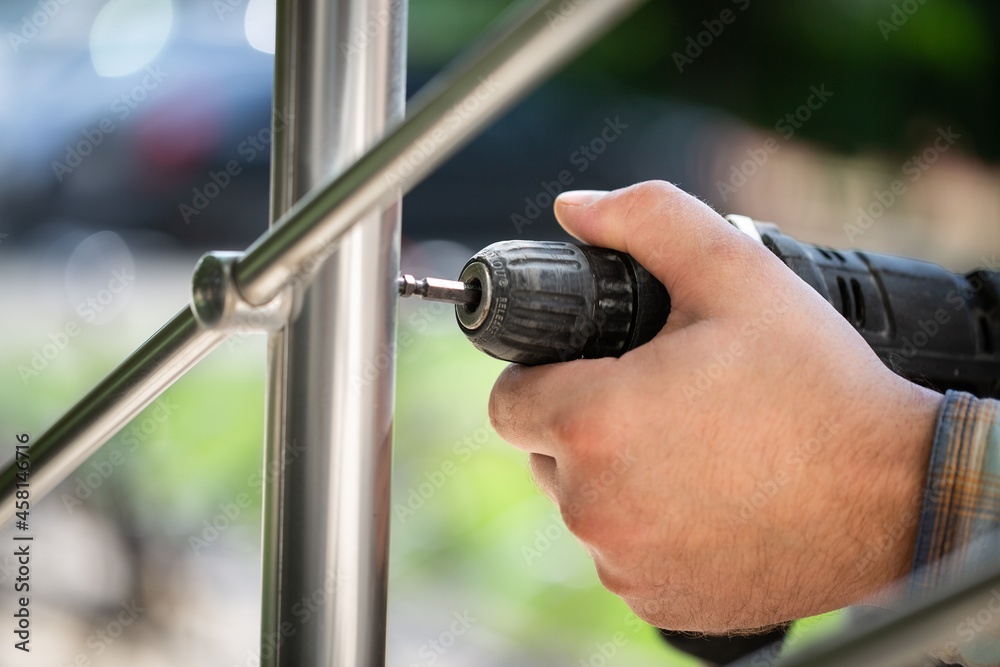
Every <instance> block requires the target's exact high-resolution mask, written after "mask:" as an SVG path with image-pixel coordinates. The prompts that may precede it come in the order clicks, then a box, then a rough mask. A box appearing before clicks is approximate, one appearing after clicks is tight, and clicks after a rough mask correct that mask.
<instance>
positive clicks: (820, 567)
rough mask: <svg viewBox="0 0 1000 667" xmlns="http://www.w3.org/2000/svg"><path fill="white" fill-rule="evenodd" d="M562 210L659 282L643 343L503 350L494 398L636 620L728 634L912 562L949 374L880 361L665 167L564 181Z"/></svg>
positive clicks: (869, 587)
mask: <svg viewBox="0 0 1000 667" xmlns="http://www.w3.org/2000/svg"><path fill="white" fill-rule="evenodd" d="M555 212H556V216H557V218H558V219H559V221H560V223H561V224H562V225H563V227H565V228H566V230H567V231H568V232H570V233H571V234H573V235H574V236H576V237H577V238H579V239H580V240H582V241H584V242H586V243H590V244H593V245H598V246H605V247H609V248H615V249H617V250H622V251H626V252H628V253H629V254H631V255H632V256H634V257H635V258H636V259H637V260H638V261H639V262H640V263H641V264H642V265H643V266H645V267H646V268H647V269H648V270H649V271H650V272H651V273H652V274H653V275H655V276H656V277H657V278H658V279H659V280H660V281H661V282H662V283H663V284H664V285H665V286H666V288H667V291H668V292H669V294H670V296H671V301H672V309H671V313H670V317H669V318H668V320H667V324H666V326H665V327H664V329H663V331H662V332H661V333H660V334H659V335H658V336H657V337H656V338H654V339H653V340H652V341H650V342H649V343H647V344H646V345H643V346H641V347H639V348H636V349H635V350H632V351H630V352H628V353H626V354H625V355H623V356H622V357H621V358H618V359H614V358H606V359H583V360H576V361H571V362H566V363H559V364H552V365H548V366H538V367H524V366H518V365H512V366H510V367H508V368H507V369H506V370H505V371H504V372H503V373H502V374H501V375H500V378H499V379H498V380H497V383H496V386H495V387H494V389H493V394H492V396H491V399H490V416H491V419H492V421H493V425H494V427H495V428H496V430H497V432H498V433H499V434H500V435H501V436H502V437H503V438H504V439H505V440H507V441H508V442H510V443H511V444H513V445H514V446H516V447H519V448H521V449H524V450H525V451H528V452H531V469H532V474H533V476H534V477H535V479H536V481H537V482H538V484H539V486H540V487H541V488H542V490H543V491H544V492H545V493H546V494H547V495H548V496H549V497H550V498H551V499H552V500H553V501H554V502H555V503H557V504H558V505H559V507H560V509H561V512H562V516H563V518H564V520H565V522H566V525H567V527H568V528H569V530H570V531H571V532H573V533H574V534H575V535H576V536H577V537H578V538H579V539H580V540H581V541H582V542H583V544H584V546H585V547H586V548H587V550H588V551H589V553H590V554H591V556H592V557H593V559H594V562H595V565H596V567H597V572H598V575H599V577H600V579H601V582H602V583H603V584H604V585H605V586H606V587H607V588H608V589H609V590H610V591H612V592H613V593H616V594H617V595H619V596H620V597H622V598H623V599H624V600H625V601H626V602H627V603H628V604H629V606H630V607H631V608H632V609H633V610H634V611H635V612H636V613H637V614H638V615H639V616H640V617H642V618H643V619H645V620H646V621H648V622H649V623H652V624H654V625H658V626H659V627H665V628H670V629H672V630H692V631H702V632H711V633H721V632H727V631H731V630H734V629H747V628H757V627H761V626H765V625H769V624H772V623H776V622H781V621H786V620H790V619H794V618H801V617H804V616H809V615H813V614H816V613H820V612H824V611H829V610H831V609H836V608H839V607H843V606H846V605H847V604H850V603H852V602H855V601H858V600H859V599H861V598H864V597H866V596H868V595H871V594H872V593H874V592H875V591H877V590H878V589H880V588H882V587H883V586H885V585H887V584H889V583H891V582H892V581H893V580H895V579H897V578H899V577H902V576H905V575H906V574H907V573H908V572H909V569H910V559H911V558H912V553H913V546H914V540H915V536H916V516H918V515H919V509H920V502H921V495H922V491H923V487H924V479H925V476H926V470H927V463H928V458H929V452H930V445H931V440H932V433H933V428H934V424H935V421H936V418H937V411H938V407H939V405H940V401H941V396H940V394H937V393H935V392H933V391H930V390H927V389H923V388H921V387H918V386H917V385H914V384H912V383H910V382H908V381H906V380H904V379H902V378H900V377H899V376H897V375H895V374H894V373H892V372H891V371H889V370H888V369H887V368H886V367H885V366H884V365H883V364H882V363H881V362H880V361H879V359H878V358H877V357H876V356H875V354H874V352H873V351H872V350H871V349H870V348H869V347H868V345H867V344H866V343H865V342H864V340H863V339H862V338H861V336H860V335H859V334H858V333H857V332H856V331H855V330H854V329H853V328H852V327H851V326H850V325H849V324H848V323H847V322H846V321H845V320H844V318H843V317H842V316H841V315H840V314H839V313H837V312H836V311H835V310H834V309H833V308H832V307H831V306H830V305H829V304H828V303H827V302H826V301H825V300H824V299H823V298H822V297H821V296H819V294H817V293H816V292H815V291H813V290H812V288H810V287H809V286H808V285H806V284H805V283H804V282H803V281H801V280H800V279H799V278H798V277H797V276H796V275H795V274H794V273H792V272H791V271H790V270H789V269H788V268H787V267H785V266H784V264H782V262H781V261H780V260H778V259H777V258H776V257H775V256H774V255H773V254H772V253H771V252H769V251H768V250H767V249H766V248H764V247H763V246H762V245H761V244H760V243H758V242H756V241H754V240H752V239H750V238H749V237H748V236H746V235H744V234H743V233H742V232H739V231H737V230H736V229H734V228H733V227H731V226H730V225H729V224H728V223H727V222H726V221H725V220H723V219H722V218H721V217H719V215H718V214H716V213H715V211H713V210H712V209H710V208H709V207H708V206H706V205H705V204H703V203H702V202H701V201H699V200H697V199H696V198H694V197H692V196H690V195H688V194H686V193H684V192H682V191H681V190H678V189H677V188H675V187H674V186H672V185H669V184H667V183H662V182H649V183H642V184H639V185H636V186H633V187H630V188H625V189H623V190H617V191H615V192H612V193H608V194H604V193H567V194H564V195H562V196H560V197H559V198H558V199H557V200H556V206H555Z"/></svg>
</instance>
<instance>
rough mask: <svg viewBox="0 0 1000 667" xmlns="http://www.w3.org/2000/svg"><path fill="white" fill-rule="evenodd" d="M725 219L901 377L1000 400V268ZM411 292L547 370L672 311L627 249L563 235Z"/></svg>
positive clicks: (412, 281)
mask: <svg viewBox="0 0 1000 667" xmlns="http://www.w3.org/2000/svg"><path fill="white" fill-rule="evenodd" d="M726 219H727V220H728V221H729V222H730V223H731V224H733V225H734V226H735V227H737V228H738V229H740V230H741V231H743V232H744V233H746V234H748V235H749V236H751V237H752V238H754V239H755V240H757V241H759V242H760V243H763V244H764V246H765V247H767V248H768V249H770V250H771V251H772V252H773V253H774V254H775V255H776V256H777V257H778V258H779V259H780V260H781V261H782V262H784V263H785V265H786V266H788V267H789V268H790V269H791V270H792V271H793V272H795V274H796V275H798V276H799V278H801V279H802V280H804V281H805V282H806V283H807V284H809V285H810V286H811V287H812V288H813V289H815V290H816V291H817V292H819V294H821V295H822V296H823V298H825V299H826V300H827V301H829V302H830V303H831V304H832V305H833V307H834V308H836V309H837V311H838V312H840V313H841V314H842V315H843V316H844V317H845V318H846V319H847V321H848V322H850V323H851V324H852V325H853V326H854V328H855V329H857V331H858V332H859V333H860V334H861V335H862V336H863V337H864V339H865V341H866V342H867V343H868V344H869V345H870V346H871V347H872V349H873V350H874V351H875V352H876V354H878V356H879V358H881V359H882V361H883V362H884V363H885V364H886V365H887V366H888V367H889V368H891V369H892V370H893V371H895V372H896V373H898V374H899V375H901V376H903V377H905V378H907V379H909V380H912V381H913V382H916V383H918V384H922V385H925V386H928V387H931V388H934V389H938V390H942V391H943V390H946V389H958V390H963V391H968V392H970V393H973V394H975V395H977V396H980V397H1000V271H996V270H991V269H989V268H981V269H977V270H975V271H972V272H971V273H968V274H965V275H960V274H956V273H952V272H950V271H948V270H946V269H944V268H942V267H940V266H937V265H935V264H932V263H930V262H926V261H922V260H917V259H909V258H905V257H896V256H892V255H885V254H879V253H871V252H864V251H860V250H835V249H832V248H827V247H822V246H817V245H811V244H808V243H802V242H799V241H796V240H795V239H793V238H791V237H789V236H786V235H785V234H782V233H781V232H780V231H779V229H778V227H777V226H775V225H773V224H771V223H763V222H755V221H754V220H751V219H750V218H747V217H745V216H738V215H730V216H726ZM399 293H400V295H401V296H410V295H418V296H422V297H423V298H425V299H432V300H437V301H446V302H450V303H454V304H455V316H456V319H457V321H458V326H459V327H460V328H461V330H462V332H463V333H465V335H466V336H467V337H468V338H469V340H470V341H471V342H472V344H473V345H475V346H476V347H477V348H479V349H480V350H482V351H483V352H485V353H486V354H489V355H491V356H493V357H496V358H498V359H503V360H506V361H511V362H516V363H521V364H528V365H538V364H547V363H554V362H560V361H569V360H572V359H579V358H598V357H607V356H621V355H622V354H624V353H625V352H628V351H629V350H631V349H633V348H635V347H637V346H639V345H642V344H643V343H646V342H648V341H649V340H650V339H652V338H653V336H655V335H656V334H657V333H658V332H659V331H660V329H661V328H662V327H663V325H664V323H665V322H666V321H667V317H668V315H669V314H670V295H669V294H667V290H666V289H665V288H664V287H663V285H662V284H661V283H660V282H659V281H658V280H657V279H656V278H655V277H653V276H652V275H651V274H650V273H649V272H648V271H647V270H646V269H645V268H643V267H642V266H641V265H640V264H639V263H638V262H637V261H636V260H635V259H634V258H633V257H631V256H629V255H628V254H626V253H623V252H619V251H617V250H610V249H607V248H598V247H594V246H587V245H577V244H574V243H566V242H560V241H501V242H499V243H494V244H492V245H490V246H487V247H486V248H484V249H482V250H480V251H479V252H478V253H476V254H475V255H474V256H473V257H472V258H471V259H470V260H469V261H468V262H467V263H466V265H465V268H464V269H463V270H462V273H461V275H460V276H459V278H458V280H443V279H439V278H425V279H421V280H418V279H416V278H414V277H413V276H410V275H402V276H400V278H399Z"/></svg>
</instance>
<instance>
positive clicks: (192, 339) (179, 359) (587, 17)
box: [0, 0, 643, 525]
mask: <svg viewBox="0 0 1000 667" xmlns="http://www.w3.org/2000/svg"><path fill="white" fill-rule="evenodd" d="M642 2H643V0H616V1H615V2H609V1H608V0H571V1H570V0H546V1H544V2H537V3H531V4H525V5H524V6H523V7H522V6H520V5H519V7H518V9H517V10H516V11H514V10H512V11H511V12H509V13H508V16H507V18H506V19H505V20H503V21H501V22H500V23H499V25H498V27H497V28H495V29H494V30H492V31H491V32H490V33H488V34H487V35H486V36H485V37H484V39H483V40H482V41H481V42H480V45H479V46H477V47H473V48H472V49H471V50H470V52H469V53H468V55H465V56H463V57H460V58H459V60H458V61H456V63H455V64H454V65H453V66H451V67H449V68H448V69H447V70H445V71H444V72H443V73H442V74H441V75H440V76H439V77H438V78H437V79H436V80H435V81H432V82H431V83H430V84H428V86H427V90H426V92H424V93H423V94H422V95H420V97H419V101H418V102H416V103H414V109H415V111H414V112H413V113H412V114H411V115H410V116H409V117H408V118H407V120H405V121H404V122H403V123H402V124H400V125H399V126H397V127H396V129H395V130H393V131H391V132H390V133H389V134H388V135H387V136H386V138H385V139H384V140H383V141H382V142H380V143H379V144H377V145H376V146H375V147H374V148H373V149H372V150H370V151H368V152H367V153H366V154H365V155H364V156H363V157H362V158H361V159H360V160H359V161H358V162H357V163H356V164H355V165H354V166H352V167H351V168H350V169H348V170H347V171H345V172H344V173H343V174H341V175H340V176H338V177H336V178H334V179H332V180H330V181H328V182H327V183H326V185H324V186H322V187H320V188H318V189H317V190H316V191H315V192H314V193H313V194H310V195H307V196H306V197H305V198H304V199H303V200H301V201H300V202H299V203H298V204H296V205H295V206H294V207H292V208H291V209H290V210H289V211H288V212H287V213H286V214H285V215H284V216H283V217H282V218H281V219H280V220H279V221H278V223H277V225H276V226H275V227H273V228H272V229H271V230H270V231H268V232H267V233H265V234H264V235H263V236H262V237H261V238H260V239H258V241H257V242H255V243H254V244H253V245H251V246H250V248H249V249H248V251H247V255H246V256H245V257H244V258H243V260H242V261H241V262H240V263H239V264H238V265H237V267H236V277H237V279H238V281H239V285H240V288H241V290H242V292H243V294H244V296H245V297H246V298H247V299H248V300H249V301H251V302H253V303H255V304H258V305H260V304H263V303H266V302H267V301H269V300H270V299H271V298H273V297H274V296H275V295H277V294H278V293H279V292H281V291H282V290H283V289H284V288H285V287H286V286H288V285H290V284H296V283H299V284H301V283H303V282H304V281H305V280H306V279H307V278H310V277H311V276H312V275H313V273H314V272H315V270H316V269H317V268H318V266H319V265H320V263H321V262H322V260H323V259H325V258H326V257H327V256H329V255H330V253H331V252H332V251H333V245H334V243H336V241H337V240H338V238H339V237H340V236H341V235H342V234H343V233H344V232H345V231H347V229H349V228H350V227H351V225H353V224H355V223H356V222H357V221H358V220H360V219H361V218H362V217H363V216H364V215H365V214H366V213H368V212H369V211H370V210H374V209H377V208H379V207H381V206H384V205H385V204H386V203H388V202H391V201H392V200H393V199H394V198H396V197H398V196H399V195H400V194H402V193H405V192H406V191H408V190H409V189H410V188H412V187H413V186H414V185H416V184H417V183H418V182H420V180H421V179H423V178H425V177H426V176H427V175H428V174H429V173H430V172H431V171H432V170H433V168H434V167H435V166H437V165H438V164H440V163H441V162H443V161H444V160H445V159H446V158H447V157H448V156H449V155H451V154H453V153H454V152H455V151H456V150H457V149H458V148H459V147H461V146H462V145H463V144H464V143H466V142H467V141H469V140H471V139H472V138H473V137H474V136H476V134H478V133H479V132H481V131H482V130H483V129H484V128H485V127H487V126H488V125H489V123H490V121H492V120H493V119H494V118H495V117H496V116H497V115H499V114H500V113H501V112H502V111H503V110H504V109H506V108H507V107H509V106H510V105H511V104H513V103H514V102H515V101H517V99H519V98H520V97H521V96H522V95H524V94H525V93H527V92H528V91H529V90H530V89H531V88H532V87H533V86H534V85H536V84H538V83H539V82H540V81H542V80H543V79H544V78H545V77H546V76H547V75H549V74H551V72H552V71H553V70H555V69H556V68H557V67H558V66H559V65H561V64H562V63H564V62H565V61H567V60H569V59H570V58H571V57H572V56H573V55H575V54H576V53H578V52H579V51H581V50H583V48H584V47H586V46H587V45H588V44H590V43H591V42H592V41H593V40H594V39H596V38H597V37H598V36H599V35H600V34H601V33H602V32H604V31H606V30H608V29H609V28H611V27H612V26H613V25H614V24H615V23H616V22H617V21H618V20H619V19H621V18H622V17H623V16H624V15H625V14H626V13H627V12H629V11H630V10H632V9H634V8H635V7H637V6H638V5H640V4H642ZM491 81H492V82H493V83H492V86H493V88H492V92H488V89H489V88H490V86H491V84H490V82H491ZM278 264H280V266H279V265H278ZM223 338H224V337H223V336H222V335H220V334H219V333H217V332H206V331H204V330H201V329H199V328H198V325H197V324H196V322H195V320H194V318H193V317H192V315H191V313H190V311H182V312H181V313H180V314H178V315H177V316H175V317H174V319H173V320H171V321H170V322H169V323H168V324H167V325H166V326H164V327H163V328H162V329H161V330H160V331H159V332H157V333H156V334H154V336H153V337H152V338H150V339H149V340H148V341H146V342H145V343H143V345H142V346H140V348H139V349H138V350H137V351H136V352H135V353H134V354H132V355H131V356H129V357H128V358H127V359H126V360H125V361H124V362H122V363H121V364H120V365H119V366H118V367H117V368H116V369H115V370H114V371H112V372H111V374H110V375H108V376H107V377H106V378H105V379H104V380H102V381H101V382H100V383H99V384H98V385H97V387H95V388H94V389H93V390H92V391H91V392H90V393H89V394H87V396H86V397H84V399H83V400H81V401H80V402H79V403H77V404H76V405H74V406H73V407H72V408H71V409H70V410H69V412H68V413H67V415H66V416H65V417H63V418H62V419H60V420H59V421H58V422H56V424H55V425H53V426H52V427H51V428H50V429H49V430H47V431H46V432H45V433H43V434H42V435H40V436H39V437H38V438H37V439H35V440H34V443H33V444H32V446H31V450H30V452H31V457H32V461H34V465H33V467H32V473H33V481H32V497H33V498H35V499H36V500H37V499H40V498H41V497H42V496H43V495H44V494H46V493H48V492H49V491H51V490H52V489H53V488H54V487H55V486H56V485H57V484H59V482H61V481H62V480H63V479H65V478H66V477H67V476H68V475H69V474H70V473H71V472H72V470H74V469H75V467H77V466H79V465H80V464H81V463H82V462H83V461H85V460H86V458H87V457H88V456H89V455H90V454H91V453H93V452H94V451H96V450H97V448H99V447H100V446H101V445H102V444H104V443H105V442H106V441H107V440H108V439H110V438H111V437H113V436H114V434H115V433H117V432H118V430H119V429H120V428H121V427H122V426H124V425H125V424H127V423H128V422H129V421H130V420H131V419H132V418H134V417H135V416H136V415H138V414H139V412H141V411H142V410H143V409H144V408H145V407H146V406H148V405H149V404H150V403H152V401H154V400H155V399H156V397H157V396H159V395H160V394H161V393H162V392H163V390H164V389H166V388H167V387H168V386H170V384H172V383H173V382H174V381H175V380H176V379H177V378H178V377H180V376H181V375H182V374H183V373H184V372H186V371H187V370H188V369H189V368H190V367H191V366H192V365H194V363H196V362H197V360H198V359H200V358H201V357H202V356H204V355H205V354H207V353H208V352H209V351H210V350H211V349H212V348H213V347H215V346H216V345H218V344H219V343H220V342H221V341H222V340H223ZM50 461H55V462H56V464H55V465H53V464H51V463H49V462H50ZM50 466H52V467H51V468H50ZM16 472H17V470H16V468H15V466H14V464H13V462H12V463H10V464H8V466H7V467H6V468H4V469H3V471H2V472H0V525H3V524H6V523H7V522H9V521H10V520H11V519H12V518H13V516H14V491H15V481H16V480H15V477H16Z"/></svg>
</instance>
